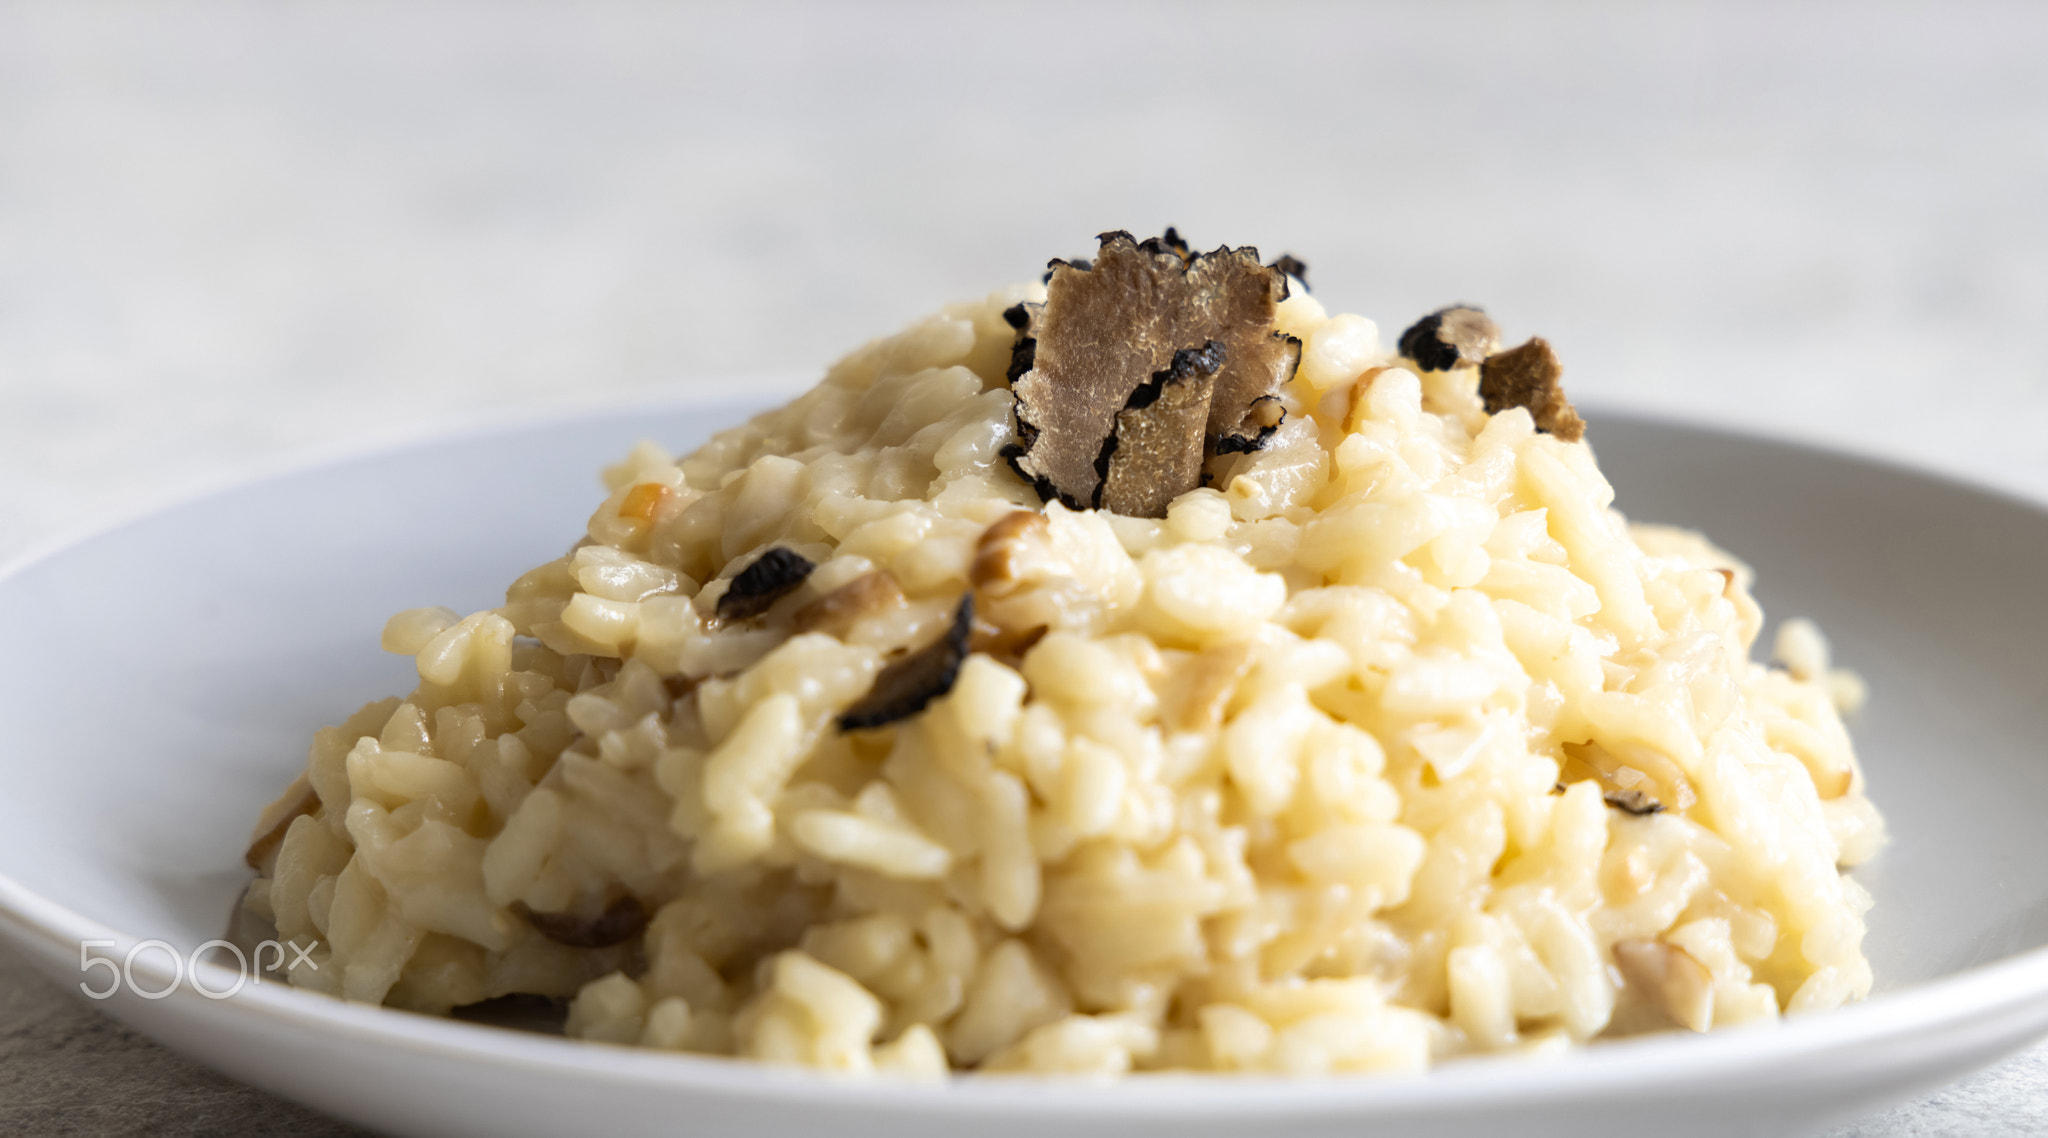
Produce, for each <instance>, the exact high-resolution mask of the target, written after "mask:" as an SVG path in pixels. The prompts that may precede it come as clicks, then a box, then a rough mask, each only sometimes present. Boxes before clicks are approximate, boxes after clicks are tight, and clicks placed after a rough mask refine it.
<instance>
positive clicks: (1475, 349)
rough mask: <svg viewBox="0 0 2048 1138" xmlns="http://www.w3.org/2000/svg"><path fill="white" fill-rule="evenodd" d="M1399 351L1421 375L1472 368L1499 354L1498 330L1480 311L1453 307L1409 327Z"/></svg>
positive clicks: (1471, 308)
mask: <svg viewBox="0 0 2048 1138" xmlns="http://www.w3.org/2000/svg"><path fill="white" fill-rule="evenodd" d="M1400 348H1401V354H1402V355H1403V356H1406V357H1407V358H1409V359H1411V360H1414V361H1415V364H1416V366H1417V367H1420V368H1421V369H1422V370H1424V371H1449V370H1451V369H1452V368H1458V367H1473V366H1475V365H1477V364H1479V363H1480V362H1482V361H1484V360H1485V359H1486V357H1488V356H1490V355H1492V354H1494V353H1495V352H1497V351H1499V350H1500V326H1499V325H1497V324H1495V323H1494V322H1493V317H1491V316H1488V315H1487V314H1486V313H1485V311H1484V310H1482V309H1478V308H1474V307H1472V306H1471V305H1467V304H1454V305H1452V306H1451V307H1449V308H1439V309H1437V310H1436V311H1435V312H1432V313H1430V314H1429V315H1427V316H1425V317H1423V318H1422V319H1420V320H1417V321H1416V322H1415V323H1413V324H1411V325H1409V326H1408V330H1407V331H1406V332H1403V333H1401V339H1400Z"/></svg>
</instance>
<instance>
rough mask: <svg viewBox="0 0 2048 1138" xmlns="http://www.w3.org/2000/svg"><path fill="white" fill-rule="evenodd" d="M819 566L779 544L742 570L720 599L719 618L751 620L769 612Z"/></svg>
mask: <svg viewBox="0 0 2048 1138" xmlns="http://www.w3.org/2000/svg"><path fill="white" fill-rule="evenodd" d="M816 568H817V566H816V565H813V564H811V562H810V559H809V558H806V557H805V556H804V555H803V554H801V553H798V552H797V551H795V550H793V549H785V548H783V547H782V546H780V545H778V546H775V547H774V548H772V549H770V550H769V551H768V552H766V553H763V554H762V555H761V556H759V557H756V558H755V559H754V563H753V564H752V565H749V566H747V567H746V568H745V569H742V570H740V571H739V574H738V575H737V576H735V577H734V578H733V579H732V584H730V585H728V586H726V589H725V594H724V595H723V596H721V597H719V598H718V619H720V620H749V619H752V618H753V617H757V616H760V615H761V614H762V613H764V612H767V611H768V610H769V608H770V607H772V606H773V605H774V604H775V602H776V601H779V600H781V599H782V598H784V597H786V596H788V595H789V594H790V593H792V592H795V591H796V587H797V586H798V585H801V584H803V583H804V578H806V577H808V576H810V575H811V570H813V569H816Z"/></svg>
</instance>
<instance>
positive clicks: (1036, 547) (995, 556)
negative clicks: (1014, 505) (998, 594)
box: [967, 510, 1047, 591]
mask: <svg viewBox="0 0 2048 1138" xmlns="http://www.w3.org/2000/svg"><path fill="white" fill-rule="evenodd" d="M1046 530H1047V523H1046V520H1045V515H1044V514H1041V513H1039V512H1038V511H1037V510H1015V511H1012V512H1011V513H1007V514H1004V515H1003V516H1002V517H1000V518H997V519H996V520H995V522H994V523H993V524H991V525H990V526H989V527H988V528H987V529H985V530H983V531H981V537H980V538H979V539H977V540H976V541H975V543H974V562H973V564H972V565H970V566H969V567H968V570H967V580H968V582H969V583H970V584H972V585H973V586H974V587H975V588H977V589H984V588H986V589H993V590H996V591H1001V590H1002V588H1003V587H1004V586H1006V585H1014V584H1016V583H1017V582H1019V581H1022V580H1024V578H1025V577H1026V576H1028V575H1029V573H1030V567H1031V565H1032V563H1033V562H1035V561H1042V560H1043V559H1044V557H1045V553H1046V549H1045V535H1046Z"/></svg>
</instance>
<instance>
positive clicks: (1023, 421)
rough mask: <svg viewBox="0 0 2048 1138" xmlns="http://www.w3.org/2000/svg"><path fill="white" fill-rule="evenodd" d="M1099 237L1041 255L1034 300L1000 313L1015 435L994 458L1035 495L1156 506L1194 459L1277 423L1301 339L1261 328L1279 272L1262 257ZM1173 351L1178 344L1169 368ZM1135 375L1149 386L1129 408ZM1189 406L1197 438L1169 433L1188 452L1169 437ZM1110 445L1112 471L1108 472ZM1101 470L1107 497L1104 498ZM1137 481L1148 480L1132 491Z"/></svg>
mask: <svg viewBox="0 0 2048 1138" xmlns="http://www.w3.org/2000/svg"><path fill="white" fill-rule="evenodd" d="M1100 240H1101V246H1102V247H1101V249H1100V251H1099V252H1098V254H1097V255H1096V258H1095V260H1094V262H1093V263H1092V264H1090V263H1083V262H1072V263H1069V262H1064V261H1054V262H1053V263H1052V264H1053V270H1052V275H1051V276H1050V277H1049V278H1048V280H1049V284H1048V287H1047V289H1046V298H1045V303H1044V304H1043V305H1042V306H1038V307H1036V308H1035V309H1034V307H1033V306H1031V305H1019V306H1018V307H1016V308H1014V309H1012V310H1011V313H1010V321H1011V323H1012V324H1013V325H1017V326H1018V328H1019V335H1018V340H1017V346H1016V350H1015V352H1014V354H1013V357H1012V359H1011V367H1010V375H1011V383H1010V386H1011V389H1012V390H1013V391H1014V392H1015V393H1016V396H1017V408H1016V417H1017V439H1016V441H1015V442H1014V443H1013V444H1011V445H1010V446H1009V447H1008V448H1007V449H1006V450H1005V451H1004V455H1005V457H1007V458H1008V459H1009V460H1010V464H1011V465H1012V466H1014V467H1015V468H1016V470H1017V473H1018V474H1020V475H1022V476H1023V477H1024V478H1025V479H1026V480H1028V481H1029V482H1030V483H1031V484H1032V485H1033V486H1034V487H1035V488H1036V489H1037V490H1038V494H1039V497H1040V498H1042V499H1045V500H1047V501H1050V500H1052V499H1054V498H1057V499H1059V500H1060V501H1061V502H1062V503H1064V504H1065V505H1067V506H1068V507H1070V508H1072V509H1077V510H1079V509H1093V508H1097V507H1101V508H1107V509H1111V510H1119V509H1120V507H1121V508H1122V509H1140V508H1142V509H1144V510H1146V511H1147V513H1146V514H1145V516H1151V517H1159V516H1163V515H1164V513H1165V508H1166V503H1168V502H1171V501H1172V500H1173V499H1174V498H1176V497H1178V496H1180V495H1181V494H1184V493H1186V492H1187V491H1189V490H1193V489H1195V488H1197V487H1198V486H1200V485H1201V475H1202V460H1204V459H1205V458H1207V457H1208V456H1209V455H1214V454H1227V453H1231V452H1234V451H1241V450H1256V449H1258V448H1259V447H1261V446H1263V445H1264V444H1265V441H1266V440H1267V439H1268V438H1270V437H1271V435H1272V432H1273V430H1274V429H1275V428H1276V427H1277V426H1278V416H1277V415H1276V414H1275V412H1276V411H1277V410H1278V409H1279V408H1278V404H1277V401H1272V397H1273V396H1275V395H1276V394H1277V393H1278V391H1279V388H1280V385H1281V384H1283V383H1285V382H1287V380H1288V379H1289V378H1290V377H1291V376H1293V374H1294V368H1295V366H1296V365H1297V364H1298V363H1299V362H1300V359H1301V342H1300V341H1299V340H1296V339H1294V338H1293V337H1291V336H1287V335H1284V334H1282V333H1280V332H1278V331H1276V330H1275V329H1274V319H1275V315H1276V312H1277V308H1278V305H1279V303H1280V301H1282V300H1284V299H1286V296H1287V275H1286V274H1285V273H1284V272H1282V271H1281V270H1279V269H1277V268H1272V267H1270V266H1266V265H1261V264H1260V263H1259V256H1258V250H1256V249H1252V248H1250V247H1244V248H1239V249H1232V248H1229V247H1228V246H1224V247H1222V248H1219V249H1217V250H1215V251H1214V252H1211V253H1194V252H1191V251H1189V249H1188V246H1187V244H1186V242H1184V241H1182V240H1180V236H1179V234H1177V233H1174V232H1172V231H1170V230H1169V231H1168V233H1167V236H1166V237H1164V238H1157V237H1155V238H1150V239H1147V240H1145V241H1142V242H1140V241H1138V240H1136V239H1134V238H1132V236H1131V235H1130V234H1128V233H1125V232H1123V231H1121V230H1118V231H1116V232H1112V233H1105V234H1103V235H1102V237H1101V239H1100ZM1182 352H1187V353H1190V355H1189V356H1188V357H1186V359H1187V362H1186V363H1185V364H1181V365H1179V367H1178V369H1177V366H1176V361H1177V359H1179V358H1181V357H1180V356H1179V353H1182ZM1198 360H1199V361H1202V362H1199V363H1198V362H1197V361H1198ZM1209 361H1213V362H1214V364H1215V366H1214V367H1213V368H1211V369H1209V371H1210V374H1204V371H1203V369H1204V368H1205V367H1206V366H1207V363H1208V362H1209ZM1176 374H1178V375H1179V378H1178V379H1177V380H1174V379H1171V378H1161V377H1162V376H1167V377H1172V376H1175V375H1176ZM1148 385H1151V386H1156V387H1157V388H1158V391H1157V393H1156V394H1153V395H1152V396H1150V397H1149V399H1148V398H1147V397H1145V396H1140V397H1139V398H1138V402H1137V403H1136V404H1135V405H1134V404H1133V399H1132V397H1133V395H1134V394H1135V393H1136V392H1137V391H1138V390H1139V389H1140V388H1142V387H1146V386H1148ZM1197 410H1199V411H1200V412H1201V413H1200V415H1199V416H1197V415H1196V411H1197ZM1198 417H1199V419H1200V420H1201V422H1202V429H1201V432H1200V436H1199V440H1198V441H1199V444H1200V445H1199V447H1196V446H1194V445H1192V444H1186V443H1179V444H1178V445H1179V446H1185V447H1187V449H1193V450H1196V451H1197V453H1196V455H1195V457H1194V460H1193V461H1189V460H1188V458H1187V456H1186V455H1184V454H1181V453H1178V451H1177V450H1176V446H1175V445H1169V440H1181V439H1184V438H1186V437H1187V435H1188V430H1187V426H1188V424H1189V422H1191V421H1192V420H1194V419H1196V418H1198ZM1118 450H1123V451H1126V452H1127V456H1126V461H1125V463H1124V464H1123V466H1124V467H1125V468H1124V469H1119V470H1115V471H1112V469H1111V466H1112V463H1113V461H1114V455H1115V454H1116V452H1117V451H1118ZM1113 475H1114V477H1115V480H1116V481H1117V482H1118V483H1119V489H1118V490H1117V492H1116V495H1115V496H1116V499H1117V501H1115V502H1108V501H1105V500H1104V488H1105V483H1107V482H1109V481H1110V480H1111V478H1112V476H1113ZM1137 481H1144V482H1149V483H1157V485H1156V486H1148V487H1147V488H1145V489H1144V490H1143V491H1142V492H1140V491H1138V490H1137V489H1136V487H1135V482H1137Z"/></svg>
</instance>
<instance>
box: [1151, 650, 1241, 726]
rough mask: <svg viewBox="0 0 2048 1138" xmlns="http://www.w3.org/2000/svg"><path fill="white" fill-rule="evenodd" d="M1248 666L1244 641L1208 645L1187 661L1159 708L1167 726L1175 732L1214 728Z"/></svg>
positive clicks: (1228, 704)
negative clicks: (1215, 646)
mask: <svg viewBox="0 0 2048 1138" xmlns="http://www.w3.org/2000/svg"><path fill="white" fill-rule="evenodd" d="M1251 665H1252V646H1251V645H1250V644H1248V643H1245V642H1243V641H1239V642H1237V643H1234V644H1225V645H1222V646H1221V647H1217V648H1211V649H1210V650H1208V651H1206V652H1203V653H1201V654H1200V655H1198V656H1196V657H1195V658H1194V659H1192V660H1190V661H1188V662H1187V663H1186V664H1185V665H1183V666H1182V668H1181V670H1180V671H1179V673H1178V674H1177V675H1176V676H1175V677H1174V680H1175V682H1174V683H1173V684H1172V685H1171V686H1170V687H1169V688H1168V698H1167V699H1166V700H1165V701H1163V706H1162V707H1161V708H1160V710H1161V711H1162V712H1163V713H1164V715H1163V716H1162V718H1164V719H1165V721H1166V725H1167V726H1168V727H1169V728H1171V729H1173V730H1175V731H1214V730H1215V729H1216V728H1217V727H1218V726H1219V725H1220V724H1221V723H1222V722H1223V713H1224V711H1225V710H1227V709H1228V708H1229V706H1230V697H1231V696H1233V695H1235V694H1236V693H1237V685H1238V683H1239V682H1241V681H1242V680H1243V679H1244V677H1245V673H1246V672H1248V671H1250V670H1251Z"/></svg>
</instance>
